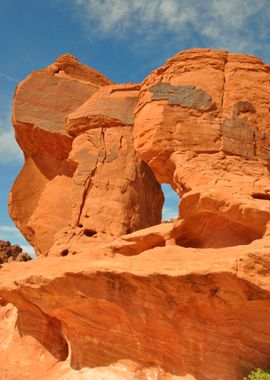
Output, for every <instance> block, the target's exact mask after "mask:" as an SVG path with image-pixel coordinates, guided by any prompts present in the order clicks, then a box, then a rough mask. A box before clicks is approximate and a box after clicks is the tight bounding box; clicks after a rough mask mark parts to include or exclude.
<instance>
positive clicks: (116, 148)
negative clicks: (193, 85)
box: [9, 55, 163, 254]
mask: <svg viewBox="0 0 270 380" xmlns="http://www.w3.org/2000/svg"><path fill="white" fill-rule="evenodd" d="M138 89H139V85H134V84H130V85H123V86H121V85H113V84H112V82H111V81H110V80H109V79H107V78H106V77H104V76H103V75H102V74H100V73H98V72H97V71H95V70H93V69H91V68H89V67H87V66H85V65H82V64H80V63H79V62H78V61H77V59H76V58H74V57H72V56H70V55H65V56H62V57H60V58H59V59H57V60H56V62H55V63H54V64H53V65H51V66H49V67H48V68H46V69H44V70H41V71H37V72H34V73H32V74H31V75H30V76H29V77H27V78H26V79H25V80H24V81H23V82H22V83H21V84H20V85H19V86H18V88H17V90H16V93H15V97H14V104H13V124H14V128H15V132H16V138H17V141H18V142H19V144H20V146H21V148H22V149H23V152H24V154H25V160H26V162H25V165H24V167H23V169H22V171H21V173H20V175H19V176H18V178H17V179H16V181H15V184H14V186H13V188H12V191H11V195H10V200H9V210H10V215H11V217H12V218H13V220H14V221H15V223H16V224H17V226H18V227H19V228H20V230H21V231H22V233H23V234H24V235H25V237H26V239H27V240H28V241H29V242H30V243H31V244H32V245H33V246H34V247H35V249H36V252H37V254H48V253H49V251H50V249H51V248H52V246H53V245H57V243H58V242H61V252H64V254H65V252H67V251H66V249H67V248H66V246H67V245H68V244H69V243H70V240H71V239H72V238H74V237H77V236H78V235H80V236H81V235H83V236H87V238H88V240H89V239H90V241H91V239H94V240H95V241H97V240H105V241H106V240H111V239H113V238H115V237H118V236H121V235H123V234H125V233H129V232H132V231H135V230H138V229H141V228H145V227H148V226H151V225H154V224H157V223H159V222H160V219H161V208H162V204H163V195H162V192H161V190H160V185H159V184H158V183H157V182H156V180H155V178H154V176H153V175H152V173H151V170H150V169H149V168H148V166H147V165H146V164H145V163H144V162H143V161H142V160H141V158H140V157H139V155H138V154H137V153H136V151H135V150H134V148H133V133H132V130H133V122H134V121H133V111H134V108H135V106H136V104H137V95H138ZM150 204H151V207H149V205H150ZM52 252H53V253H59V249H58V250H57V248H56V247H54V249H53V250H52ZM61 252H60V253H61Z"/></svg>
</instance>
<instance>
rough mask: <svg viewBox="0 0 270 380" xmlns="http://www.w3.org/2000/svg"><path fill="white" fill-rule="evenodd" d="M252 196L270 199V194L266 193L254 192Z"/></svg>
mask: <svg viewBox="0 0 270 380" xmlns="http://www.w3.org/2000/svg"><path fill="white" fill-rule="evenodd" d="M251 196H252V198H254V199H264V200H266V201H270V194H265V193H253V194H251Z"/></svg>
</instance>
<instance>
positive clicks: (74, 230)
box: [0, 49, 270, 380]
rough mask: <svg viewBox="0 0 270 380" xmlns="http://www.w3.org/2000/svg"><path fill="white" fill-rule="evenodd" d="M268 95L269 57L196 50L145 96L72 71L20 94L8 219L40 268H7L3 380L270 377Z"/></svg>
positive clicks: (56, 70)
mask: <svg viewBox="0 0 270 380" xmlns="http://www.w3.org/2000/svg"><path fill="white" fill-rule="evenodd" d="M269 82H270V69H269V66H267V65H265V64H264V63H263V62H262V61H261V60H259V59H258V58H255V57H249V56H245V55H237V54H231V53H228V52H225V51H212V50H209V49H195V50H191V51H187V52H182V53H179V54H177V55H176V56H175V57H173V58H172V59H170V60H169V61H168V62H167V63H166V64H165V65H164V66H163V67H161V68H159V69H157V70H155V71H153V72H152V73H151V74H150V75H149V76H148V77H147V78H146V79H145V80H144V82H143V83H142V85H137V84H133V83H129V84H125V85H115V84H113V83H111V82H110V81H109V80H108V79H106V78H105V77H104V76H102V75H101V74H99V73H97V72H96V71H94V70H92V69H90V68H87V67H85V66H83V65H81V64H80V63H78V61H77V60H76V59H75V58H74V57H72V56H64V57H61V58H60V59H58V60H57V61H56V63H55V64H53V65H52V66H49V68H47V69H45V70H42V71H40V72H37V73H33V74H31V75H30V76H29V77H28V78H26V79H25V80H24V81H23V82H22V83H21V84H20V85H19V87H18V89H17V91H16V94H15V99H14V108H13V122H14V127H15V131H16V136H17V139H18V142H19V144H20V146H21V147H22V149H23V151H24V154H25V158H26V163H25V165H24V168H23V170H22V172H21V173H20V175H19V176H18V178H17V180H16V182H15V184H14V186H13V189H12V191H11V196H10V205H9V206H10V212H11V216H12V217H13V219H14V220H15V222H16V224H17V225H18V226H19V228H20V229H21V231H22V232H23V233H24V235H25V236H26V238H28V240H29V241H30V242H32V243H33V244H34V246H35V248H36V250H37V251H38V253H39V254H41V255H42V257H39V258H37V259H36V260H33V261H31V262H27V263H16V262H12V263H9V264H8V265H4V266H2V268H0V270H1V282H0V378H1V379H2V378H3V379H5V380H11V379H14V378H15V377H16V378H17V377H19V378H20V379H25V380H34V379H36V378H39V379H41V380H42V379H43V380H53V379H61V380H71V379H78V380H80V379H81V380H85V379H87V380H88V379H94V380H104V379H106V380H107V379H110V380H127V379H128V380H142V379H143V380H145V379H148V380H156V379H158V380H178V379H179V380H180V379H186V380H242V379H243V376H246V375H247V374H248V373H249V372H250V371H251V370H253V369H255V368H258V367H261V368H267V367H269V365H270V317H269V307H270V280H269V273H270V250H269V249H270V236H269V219H270V206H269V200H270V178H269V159H270V152H269V146H270V145H269V142H270V141H269V139H270V137H269V136H270V135H269V128H270V127H269V125H270V113H269V109H270V96H269V95H270V87H269ZM134 147H135V148H134ZM151 170H152V171H151ZM153 174H154V175H153ZM157 181H158V182H159V183H158V182H157ZM160 183H168V184H171V186H172V187H173V188H174V190H175V191H176V192H177V193H178V194H179V196H180V197H181V201H180V203H179V217H178V219H177V220H176V221H172V222H171V223H161V224H160V221H161V207H162V202H163V196H162V193H161V190H160V185H159V184H160ZM47 254H48V255H49V257H46V258H45V257H44V255H47ZM59 256H60V257H59Z"/></svg>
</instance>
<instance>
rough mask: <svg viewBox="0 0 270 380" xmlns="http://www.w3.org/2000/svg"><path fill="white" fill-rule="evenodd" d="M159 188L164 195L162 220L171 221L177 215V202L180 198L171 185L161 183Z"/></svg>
mask: <svg viewBox="0 0 270 380" xmlns="http://www.w3.org/2000/svg"><path fill="white" fill-rule="evenodd" d="M161 188H162V191H163V195H164V203H163V208H162V222H165V223H166V222H172V221H174V220H176V219H177V217H178V204H179V201H180V198H179V196H178V194H177V193H176V192H175V191H174V190H173V189H172V187H171V185H168V184H163V185H162V186H161Z"/></svg>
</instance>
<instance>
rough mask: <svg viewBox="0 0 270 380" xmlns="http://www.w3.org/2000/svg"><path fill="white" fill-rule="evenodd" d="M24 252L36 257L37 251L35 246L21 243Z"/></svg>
mask: <svg viewBox="0 0 270 380" xmlns="http://www.w3.org/2000/svg"><path fill="white" fill-rule="evenodd" d="M21 247H22V250H23V252H26V253H28V255H30V256H31V257H35V256H36V253H35V250H34V248H33V247H32V246H31V245H21Z"/></svg>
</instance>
